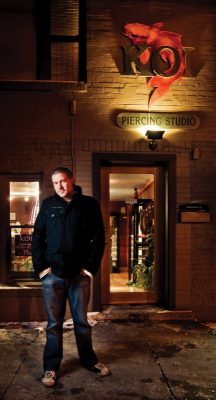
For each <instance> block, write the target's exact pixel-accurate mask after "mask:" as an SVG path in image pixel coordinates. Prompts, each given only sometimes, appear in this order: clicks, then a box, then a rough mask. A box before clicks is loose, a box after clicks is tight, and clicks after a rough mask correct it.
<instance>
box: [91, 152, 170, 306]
mask: <svg viewBox="0 0 216 400" xmlns="http://www.w3.org/2000/svg"><path fill="white" fill-rule="evenodd" d="M106 156H107V155H106ZM103 157H104V155H95V156H94V172H96V170H97V171H98V177H100V182H99V185H98V186H97V187H96V188H97V189H98V196H97V197H98V199H99V201H100V204H101V209H102V213H103V219H104V224H105V230H106V247H105V253H104V257H103V260H102V268H101V277H100V284H101V288H100V289H101V290H100V304H102V305H107V304H163V305H166V306H167V307H168V306H169V308H172V307H174V298H175V295H174V293H175V286H174V278H175V267H174V266H175V264H174V263H175V261H174V260H175V244H174V241H173V245H172V246H170V238H171V237H172V238H173V237H174V236H173V235H175V216H174V215H175V159H174V158H173V157H172V156H171V157H170V156H168V158H167V159H166V160H165V159H164V156H162V159H160V160H159V159H157V160H156V159H155V155H154V156H153V158H152V157H151V156H150V155H149V156H147V157H145V159H143V157H142V159H139V157H137V159H136V160H130V159H129V158H128V159H127V161H126V157H127V156H126V155H123V157H122V158H121V157H120V158H119V160H118V161H117V160H116V155H115V156H113V158H112V157H110V159H109V162H108V160H106V161H105V160H103ZM114 157H115V158H114ZM165 158H166V157H165ZM96 166H97V168H96ZM96 181H97V178H96V174H94V184H95V183H96ZM171 182H172V184H171ZM171 186H172V187H171ZM94 187H95V186H94Z"/></svg>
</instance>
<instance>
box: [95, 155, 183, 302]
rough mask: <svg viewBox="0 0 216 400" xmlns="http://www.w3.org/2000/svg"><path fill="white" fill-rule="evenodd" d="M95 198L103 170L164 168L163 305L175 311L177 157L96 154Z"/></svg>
mask: <svg viewBox="0 0 216 400" xmlns="http://www.w3.org/2000/svg"><path fill="white" fill-rule="evenodd" d="M92 163H93V164H92V165H93V168H92V181H93V196H94V197H95V198H97V199H98V201H100V199H101V187H100V170H101V167H109V166H110V167H111V166H115V167H118V166H124V167H130V166H131V167H132V166H137V167H138V166H139V167H149V166H152V167H158V166H160V167H163V168H164V171H165V188H166V193H165V202H166V204H165V231H164V232H165V265H164V277H165V282H164V290H163V298H162V300H161V305H163V306H164V307H166V308H168V309H175V293H176V285H175V275H176V274H175V269H176V268H175V260H176V242H175V240H174V241H173V238H175V237H176V155H175V154H160V153H153V154H149V153H147V154H146V153H142V154H140V153H139V154H137V153H93V154H92ZM101 289H102V282H101V271H100V272H99V273H98V274H97V276H96V278H95V280H94V284H93V309H98V308H100V309H101Z"/></svg>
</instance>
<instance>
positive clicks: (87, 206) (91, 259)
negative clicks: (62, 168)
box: [32, 193, 105, 278]
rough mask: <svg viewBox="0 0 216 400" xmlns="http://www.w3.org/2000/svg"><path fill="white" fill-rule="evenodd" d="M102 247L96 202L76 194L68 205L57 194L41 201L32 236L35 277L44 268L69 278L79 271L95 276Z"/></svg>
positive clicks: (102, 236) (101, 226)
mask: <svg viewBox="0 0 216 400" xmlns="http://www.w3.org/2000/svg"><path fill="white" fill-rule="evenodd" d="M104 245H105V237H104V226H103V220H102V215H101V210H100V206H99V203H98V202H97V201H96V200H95V199H94V198H93V197H89V196H84V195H82V194H80V193H76V194H74V196H73V199H72V201H71V202H70V203H67V202H66V201H65V200H63V199H62V198H61V197H59V196H58V195H57V194H55V195H54V196H50V197H48V198H47V199H45V200H44V201H43V202H42V205H41V208H40V211H39V213H38V216H37V218H36V221H35V226H34V231H33V236H32V260H33V266H34V270H35V273H36V274H37V275H38V274H39V273H40V272H41V271H42V270H44V269H45V268H47V267H51V268H52V272H53V273H54V274H56V275H57V276H59V277H63V278H70V277H73V276H76V275H78V274H79V273H80V271H81V269H82V268H85V269H87V270H88V271H89V272H91V273H92V274H93V275H95V274H96V273H97V271H98V269H99V267H100V262H101V259H102V256H103V251H104Z"/></svg>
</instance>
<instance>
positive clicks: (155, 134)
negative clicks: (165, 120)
mask: <svg viewBox="0 0 216 400" xmlns="http://www.w3.org/2000/svg"><path fill="white" fill-rule="evenodd" d="M164 132H165V131H146V137H147V139H149V144H148V146H149V149H150V150H155V149H156V147H157V142H156V140H161V139H162V138H163V134H164Z"/></svg>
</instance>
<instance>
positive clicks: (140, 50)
mask: <svg viewBox="0 0 216 400" xmlns="http://www.w3.org/2000/svg"><path fill="white" fill-rule="evenodd" d="M162 26H163V22H158V23H155V24H153V25H151V26H149V25H144V24H139V23H129V24H126V25H125V26H124V32H123V34H124V36H126V37H127V38H128V39H129V40H130V41H131V44H130V45H127V46H122V49H123V53H124V67H125V71H124V74H125V75H134V74H136V75H142V76H145V77H150V79H149V81H148V84H147V87H148V88H150V89H152V91H151V93H150V97H149V107H151V106H152V105H153V104H154V103H155V102H156V101H157V100H158V99H159V98H160V97H162V96H164V95H165V94H166V93H167V91H168V90H169V88H170V86H171V85H172V84H173V83H174V82H175V81H177V80H182V78H183V77H191V76H192V72H191V64H190V54H191V52H192V51H193V50H195V49H194V47H183V46H182V44H181V35H180V34H178V33H175V32H171V31H164V30H161V27H162Z"/></svg>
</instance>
